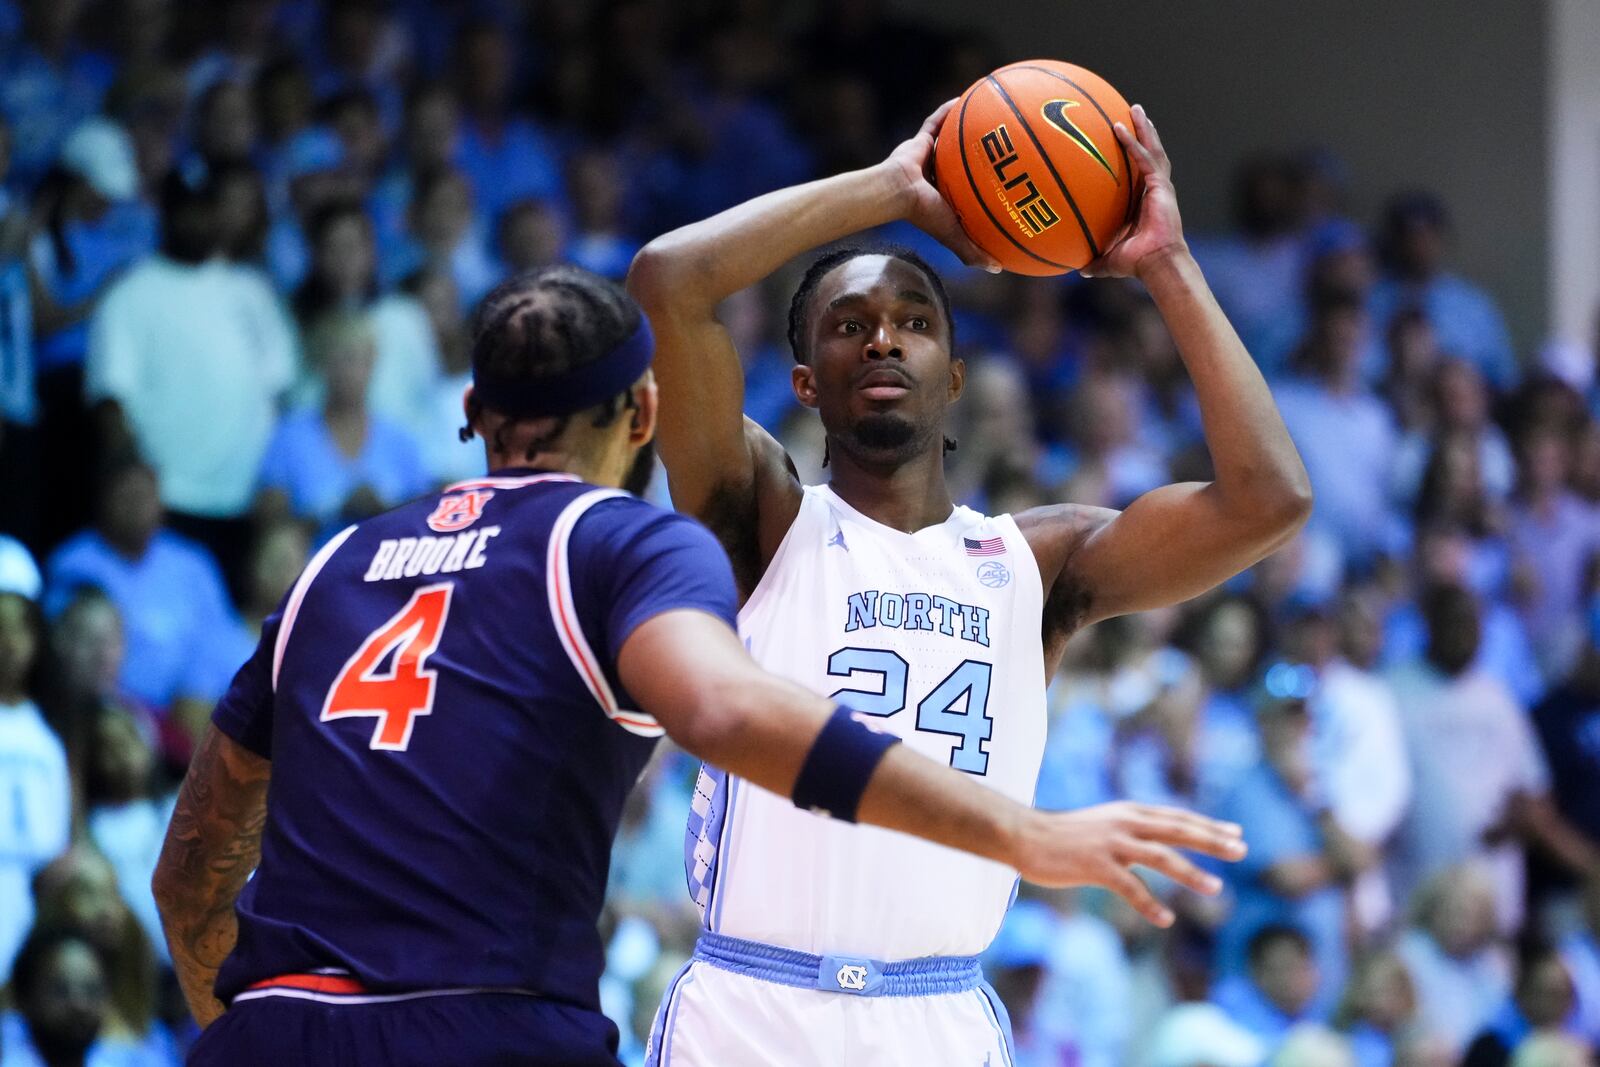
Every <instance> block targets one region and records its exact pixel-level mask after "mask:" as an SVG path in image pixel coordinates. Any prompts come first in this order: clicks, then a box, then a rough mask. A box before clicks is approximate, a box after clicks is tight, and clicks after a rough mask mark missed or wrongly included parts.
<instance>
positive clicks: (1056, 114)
mask: <svg viewBox="0 0 1600 1067" xmlns="http://www.w3.org/2000/svg"><path fill="white" fill-rule="evenodd" d="M1078 106H1079V104H1078V101H1076V100H1046V101H1045V102H1044V104H1043V105H1042V106H1041V107H1040V108H1039V111H1040V112H1041V113H1042V114H1043V115H1044V120H1045V121H1046V122H1048V123H1049V124H1050V125H1051V126H1054V127H1055V128H1056V129H1058V130H1060V131H1061V132H1062V133H1064V134H1066V135H1067V136H1068V137H1069V138H1071V139H1072V143H1073V144H1075V145H1077V146H1078V147H1079V148H1081V149H1083V150H1084V151H1085V152H1087V153H1088V155H1089V158H1090V159H1092V160H1094V161H1095V162H1096V163H1098V164H1100V165H1101V166H1102V167H1104V168H1105V171H1106V173H1107V174H1109V175H1111V180H1112V181H1114V182H1117V172H1116V170H1114V169H1113V168H1112V166H1111V163H1110V161H1109V160H1107V159H1106V157H1105V154H1104V153H1102V152H1101V151H1100V149H1099V148H1098V147H1097V146H1096V145H1095V143H1094V142H1093V141H1091V140H1089V135H1088V134H1086V133H1084V132H1083V131H1082V130H1080V129H1078V124H1077V123H1076V122H1073V121H1072V118H1071V116H1069V115H1068V114H1067V109H1068V108H1074V107H1078ZM1117 184H1118V185H1121V184H1122V183H1121V182H1117Z"/></svg>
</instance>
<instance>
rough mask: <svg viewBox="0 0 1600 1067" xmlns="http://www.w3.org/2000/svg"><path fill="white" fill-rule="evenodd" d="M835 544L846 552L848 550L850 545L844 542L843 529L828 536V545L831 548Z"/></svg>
mask: <svg viewBox="0 0 1600 1067" xmlns="http://www.w3.org/2000/svg"><path fill="white" fill-rule="evenodd" d="M835 545H838V546H839V547H840V548H842V549H844V550H845V551H846V552H848V551H850V546H849V545H847V544H845V543H844V530H842V529H841V530H839V531H838V532H837V533H835V534H834V535H833V536H832V537H830V538H828V547H829V548H832V547H833V546H835Z"/></svg>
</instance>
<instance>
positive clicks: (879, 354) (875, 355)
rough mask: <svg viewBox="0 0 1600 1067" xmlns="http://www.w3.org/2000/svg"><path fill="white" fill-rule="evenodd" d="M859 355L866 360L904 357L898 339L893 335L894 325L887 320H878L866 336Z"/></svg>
mask: <svg viewBox="0 0 1600 1067" xmlns="http://www.w3.org/2000/svg"><path fill="white" fill-rule="evenodd" d="M861 356H862V358H863V359H867V360H874V359H902V360H903V359H905V353H904V352H902V351H901V349H900V339H899V338H898V337H897V336H896V335H895V331H894V327H893V326H891V325H890V324H889V323H887V322H880V323H879V324H878V326H877V328H876V329H874V330H873V331H872V333H871V334H870V335H869V336H868V337H867V343H866V344H865V345H864V346H862V349H861Z"/></svg>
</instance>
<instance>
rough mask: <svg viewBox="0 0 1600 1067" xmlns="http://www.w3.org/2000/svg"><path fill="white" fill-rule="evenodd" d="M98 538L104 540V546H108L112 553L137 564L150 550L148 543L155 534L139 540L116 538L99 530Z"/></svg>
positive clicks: (108, 532) (105, 531)
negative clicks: (100, 537)
mask: <svg viewBox="0 0 1600 1067" xmlns="http://www.w3.org/2000/svg"><path fill="white" fill-rule="evenodd" d="M100 536H102V537H104V538H105V539H106V544H108V545H110V546H111V548H112V551H114V552H116V554H117V555H119V556H121V557H123V558H124V559H126V560H128V561H130V562H133V563H137V562H139V560H141V559H143V558H144V554H145V553H146V552H148V551H149V550H150V541H151V538H153V537H154V536H155V534H154V533H152V534H151V535H150V537H141V538H134V537H118V536H117V535H115V534H113V533H111V532H110V531H107V530H101V531H100Z"/></svg>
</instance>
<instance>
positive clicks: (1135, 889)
mask: <svg viewBox="0 0 1600 1067" xmlns="http://www.w3.org/2000/svg"><path fill="white" fill-rule="evenodd" d="M1179 849H1187V850H1189V851H1191V852H1199V853H1203V854H1204V855H1207V856H1214V857H1216V858H1217V859H1221V860H1230V861H1231V860H1238V859H1242V858H1243V857H1244V854H1245V844H1244V837H1243V833H1242V831H1241V830H1240V828H1239V827H1238V826H1236V825H1235V824H1233V823H1225V822H1218V821H1216V820H1215V819H1208V818H1206V817H1205V816H1203V815H1196V814H1195V813H1193V812H1189V811H1184V810H1182V809H1180V808H1167V807H1157V806H1152V805H1149V804H1134V803H1130V802H1127V801H1123V802H1119V803H1116V804H1101V805H1098V806H1096V807H1092V808H1084V809H1082V810H1081V811H1059V812H1045V811H1030V812H1029V813H1028V818H1027V819H1026V820H1025V823H1024V829H1023V831H1022V835H1021V844H1020V846H1019V849H1018V855H1019V862H1018V863H1017V864H1016V867H1017V870H1018V872H1019V873H1020V874H1021V875H1022V877H1024V878H1026V879H1027V880H1028V881H1030V882H1033V883H1035V884H1038V885H1043V886H1082V885H1095V886H1101V887H1102V888H1105V889H1109V890H1111V891H1112V892H1113V893H1115V894H1117V895H1118V896H1120V897H1122V898H1123V899H1124V900H1126V901H1127V902H1128V903H1129V904H1131V905H1132V906H1133V908H1134V910H1135V911H1137V912H1138V913H1139V914H1140V915H1143V916H1144V917H1145V918H1146V919H1148V920H1149V921H1150V922H1153V923H1155V924H1156V925H1157V926H1170V925H1172V920H1173V915H1172V911H1171V909H1169V908H1168V907H1167V906H1166V905H1165V904H1163V903H1161V902H1160V901H1159V900H1157V899H1156V897H1155V895H1154V894H1153V893H1151V892H1150V887H1149V886H1147V885H1145V883H1144V881H1143V879H1141V878H1140V877H1139V876H1138V875H1137V874H1134V873H1133V868H1134V867H1145V868H1147V869H1149V870H1152V871H1157V872H1159V873H1161V874H1164V875H1166V876H1167V877H1168V878H1171V879H1172V880H1173V881H1174V882H1177V883H1178V884H1179V885H1181V886H1185V887H1186V888H1189V889H1192V890H1194V891H1195V892H1196V893H1203V894H1205V895H1206V896H1214V895H1215V894H1216V893H1218V892H1219V891H1220V890H1221V889H1222V882H1221V881H1220V880H1219V879H1218V878H1217V876H1216V875H1214V874H1211V873H1210V872H1209V871H1204V870H1202V869H1201V868H1200V867H1198V866H1197V865H1196V864H1195V863H1194V862H1193V861H1192V860H1190V859H1189V858H1188V857H1186V856H1184V855H1182V854H1181V853H1180V852H1179V851H1178V850H1179Z"/></svg>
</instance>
